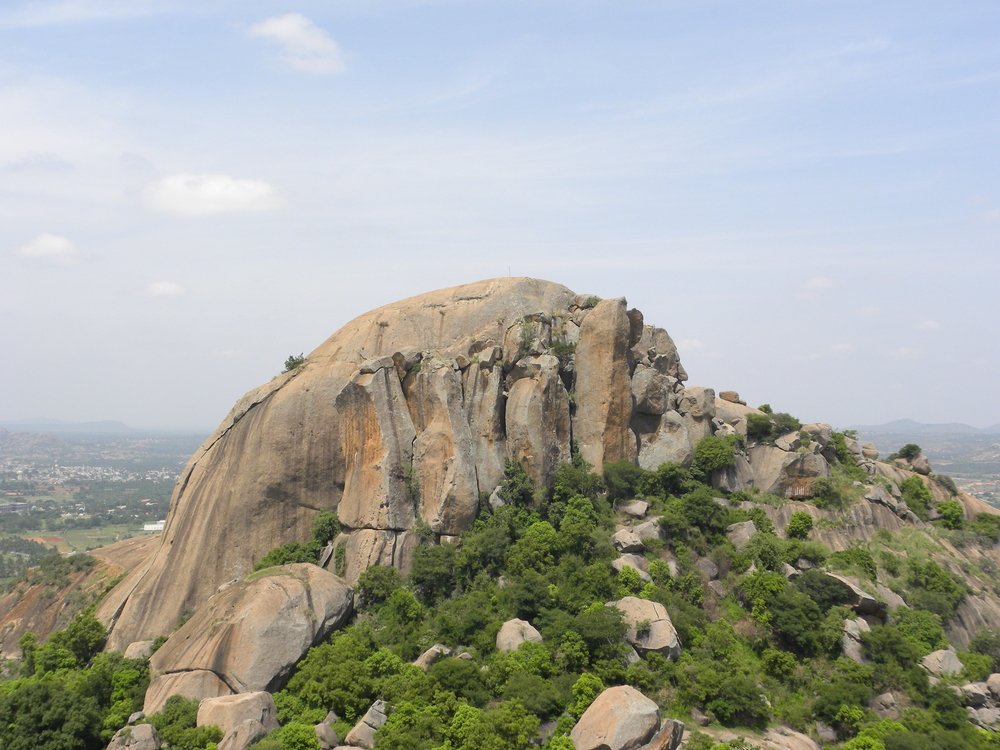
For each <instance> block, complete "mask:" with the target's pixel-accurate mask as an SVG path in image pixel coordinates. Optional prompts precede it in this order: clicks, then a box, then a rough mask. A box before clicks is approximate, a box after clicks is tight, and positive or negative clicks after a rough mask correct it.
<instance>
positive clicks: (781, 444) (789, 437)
mask: <svg viewBox="0 0 1000 750" xmlns="http://www.w3.org/2000/svg"><path fill="white" fill-rule="evenodd" d="M774 445H775V447H777V448H781V450H783V451H795V450H798V449H799V447H800V446H801V445H802V439H801V438H800V437H799V433H797V432H788V433H785V434H784V435H782V436H781V437H779V438H777V439H776V440H775V441H774Z"/></svg>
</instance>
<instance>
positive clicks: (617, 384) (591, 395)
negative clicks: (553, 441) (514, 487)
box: [573, 299, 636, 472]
mask: <svg viewBox="0 0 1000 750" xmlns="http://www.w3.org/2000/svg"><path fill="white" fill-rule="evenodd" d="M629 332H630V324H629V318H628V315H627V314H626V309H625V300H624V299H605V300H601V301H600V302H598V303H597V305H596V306H595V307H594V309H593V310H591V311H590V313H589V314H588V315H587V317H585V318H584V319H583V324H582V325H581V326H580V341H579V343H577V345H576V365H575V366H576V413H575V414H574V416H573V437H574V439H575V440H576V443H577V445H578V446H579V448H580V455H582V456H583V458H584V460H586V461H587V462H588V463H589V464H590V465H591V466H593V467H594V468H595V469H596V470H597V471H598V472H600V471H601V470H602V468H603V466H604V464H605V462H612V461H623V460H624V461H632V460H634V459H635V457H636V441H635V434H634V433H633V432H632V430H631V429H630V427H629V424H630V422H631V420H632V388H631V382H630V373H629V362H628V351H629Z"/></svg>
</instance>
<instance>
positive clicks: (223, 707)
mask: <svg viewBox="0 0 1000 750" xmlns="http://www.w3.org/2000/svg"><path fill="white" fill-rule="evenodd" d="M277 716H278V710H277V708H275V705H274V699H273V698H272V697H271V694H270V693H266V692H263V691H258V692H254V693H241V694H240V695H224V696H221V697H218V698H206V699H205V700H203V701H202V702H201V703H199V704H198V726H199V727H205V726H211V725H215V726H217V727H218V728H219V729H221V730H222V735H223V738H222V739H223V741H225V740H226V738H227V737H228V736H229V735H230V734H232V733H233V732H234V730H235V729H236V727H237V726H239V725H240V724H243V723H244V722H256V723H257V724H259V725H260V726H261V728H262V729H263V733H262V736H263V734H267V733H268V732H270V731H272V730H274V729H277V728H278V718H277Z"/></svg>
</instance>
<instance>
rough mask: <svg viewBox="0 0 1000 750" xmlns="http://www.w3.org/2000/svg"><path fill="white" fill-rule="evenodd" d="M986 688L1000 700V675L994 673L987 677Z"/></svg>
mask: <svg viewBox="0 0 1000 750" xmlns="http://www.w3.org/2000/svg"><path fill="white" fill-rule="evenodd" d="M986 687H987V689H989V691H990V694H991V695H992V696H993V697H994V698H1000V674H998V673H996V672H994V673H993V674H991V675H990V676H989V677H987V678H986Z"/></svg>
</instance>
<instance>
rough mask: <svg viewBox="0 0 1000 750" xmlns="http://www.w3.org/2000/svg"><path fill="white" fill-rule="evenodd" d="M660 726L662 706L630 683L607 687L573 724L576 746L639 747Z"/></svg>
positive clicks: (600, 749)
mask: <svg viewBox="0 0 1000 750" xmlns="http://www.w3.org/2000/svg"><path fill="white" fill-rule="evenodd" d="M659 727H660V709H659V707H658V706H657V705H656V704H655V703H654V702H653V701H651V700H650V699H649V698H647V697H646V696H645V695H643V694H642V693H640V692H639V691H638V690H636V689H635V688H633V687H631V686H629V685H620V686H618V687H612V688H608V689H607V690H605V691H604V692H603V693H601V694H600V695H599V696H597V699H596V700H595V701H594V702H593V703H591V704H590V707H589V708H588V709H587V710H586V711H584V712H583V716H581V717H580V720H579V721H578V722H577V723H576V726H574V727H573V731H572V732H571V733H570V739H572V740H573V746H574V747H575V748H576V750H638V749H639V748H641V747H643V746H644V745H645V744H646V743H647V742H649V741H650V740H651V739H652V738H653V736H654V735H655V734H656V731H657V730H658V729H659Z"/></svg>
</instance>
